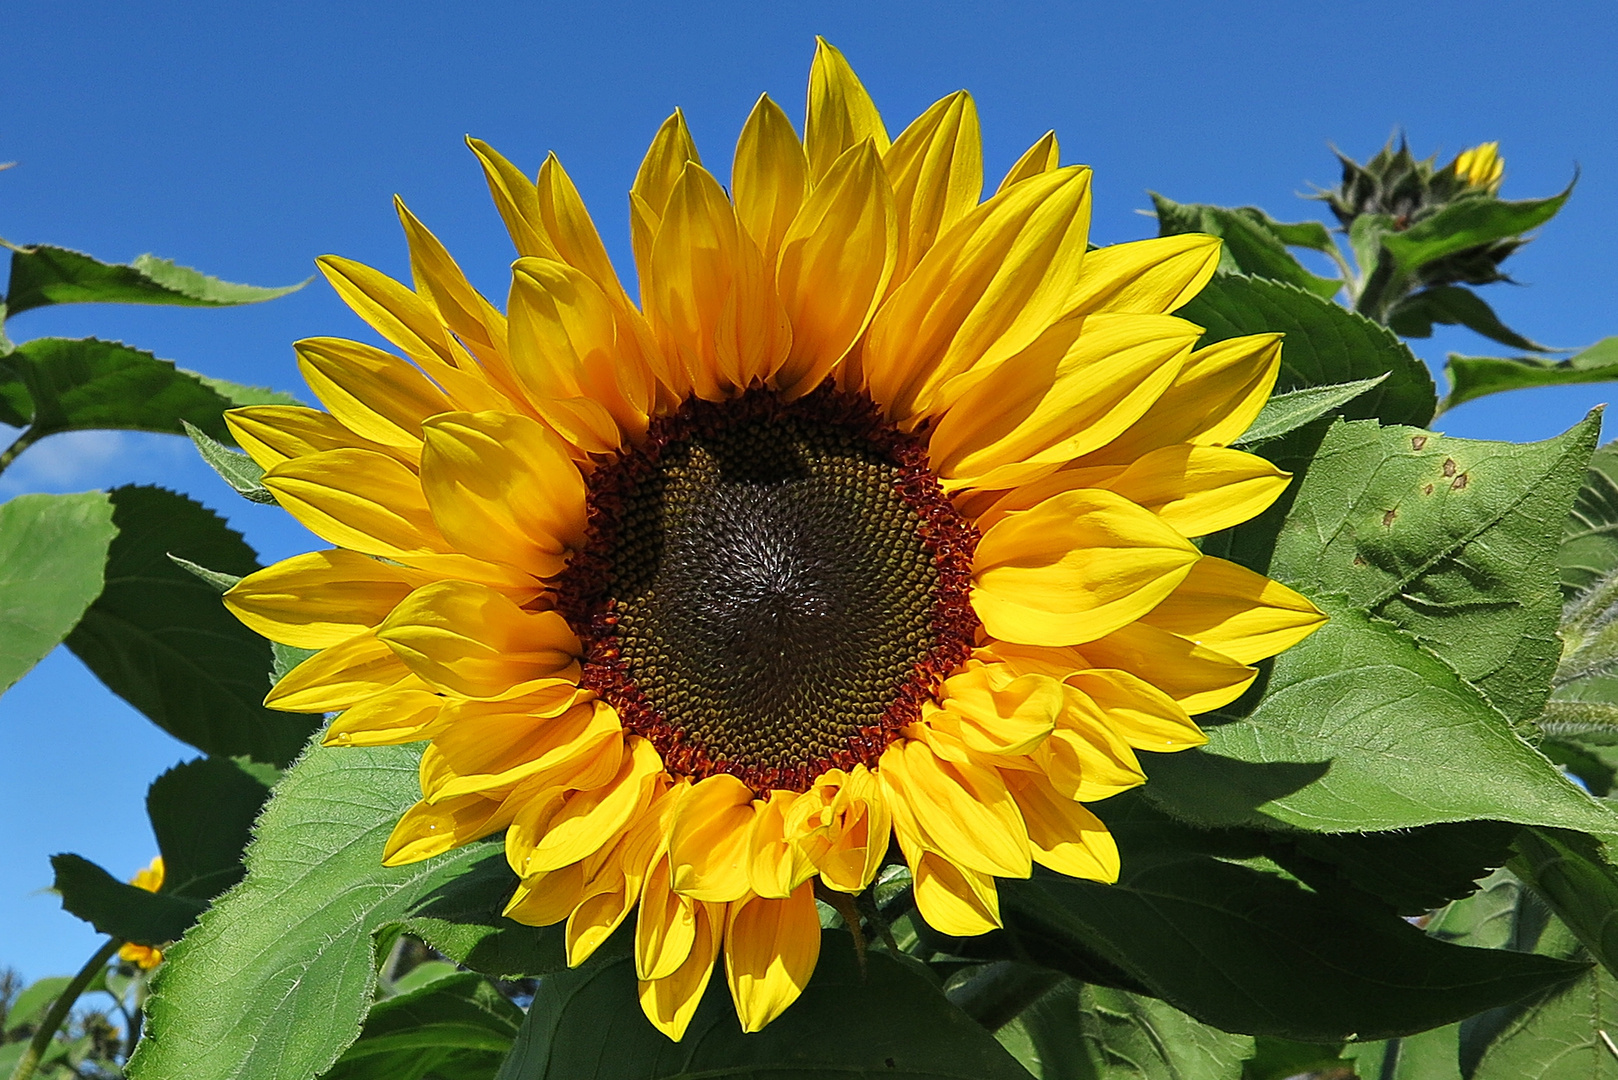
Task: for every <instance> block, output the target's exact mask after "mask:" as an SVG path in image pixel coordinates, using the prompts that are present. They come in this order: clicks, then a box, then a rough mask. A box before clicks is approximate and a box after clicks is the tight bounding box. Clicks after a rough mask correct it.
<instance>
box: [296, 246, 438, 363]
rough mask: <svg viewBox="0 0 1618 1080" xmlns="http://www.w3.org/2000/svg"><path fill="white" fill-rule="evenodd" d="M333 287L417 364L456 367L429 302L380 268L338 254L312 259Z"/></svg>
mask: <svg viewBox="0 0 1618 1080" xmlns="http://www.w3.org/2000/svg"><path fill="white" fill-rule="evenodd" d="M315 265H316V266H318V267H320V272H321V273H322V274H325V275H326V280H327V281H329V282H331V285H332V288H334V289H336V290H337V295H338V296H341V297H342V298H343V302H344V303H346V304H348V306H349V307H351V308H353V309H354V313H355V314H357V315H358V316H359V317H360V318H362V319H364V320H365V321H366V322H368V323H370V324H371V326H372V327H373V328H374V329H375V330H376V332H377V333H379V334H381V335H382V336H383V337H385V338H387V339H388V340H389V341H391V342H393V344H394V345H396V346H398V347H399V348H400V349H403V350H404V353H405V355H406V356H408V357H410V359H412V360H414V361H416V362H417V363H418V364H424V365H431V364H434V363H440V364H448V365H450V366H451V367H453V366H455V355H454V353H453V351H452V350H451V349H450V346H449V341H448V338H447V336H446V335H445V333H444V326H443V324H442V323H440V322H439V321H438V312H437V311H435V310H434V309H433V307H432V305H431V304H429V303H428V302H427V301H425V300H423V299H422V298H421V297H419V296H417V295H416V294H415V293H413V292H411V291H410V290H409V289H407V288H405V287H404V286H403V285H401V284H399V283H398V282H397V281H394V280H393V279H392V278H390V277H388V275H386V274H384V273H382V272H381V271H380V270H373V269H371V268H370V267H369V266H366V265H364V264H363V263H357V262H355V261H354V260H352V259H344V258H342V257H340V256H337V255H322V256H321V257H320V258H318V259H316V260H315Z"/></svg>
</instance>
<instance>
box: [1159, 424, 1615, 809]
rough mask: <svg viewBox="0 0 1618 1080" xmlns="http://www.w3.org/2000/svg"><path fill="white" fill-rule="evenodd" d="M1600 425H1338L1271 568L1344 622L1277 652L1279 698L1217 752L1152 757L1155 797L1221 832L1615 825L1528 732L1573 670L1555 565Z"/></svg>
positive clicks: (1226, 728) (1272, 677) (1230, 726)
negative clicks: (1532, 440)
mask: <svg viewBox="0 0 1618 1080" xmlns="http://www.w3.org/2000/svg"><path fill="white" fill-rule="evenodd" d="M1595 431H1596V429H1595V425H1594V421H1593V420H1587V421H1585V422H1584V423H1583V424H1581V425H1579V426H1578V427H1576V428H1574V429H1573V430H1572V431H1570V432H1569V433H1568V434H1566V435H1563V436H1561V437H1559V438H1557V439H1552V440H1548V441H1546V442H1543V443H1536V444H1530V445H1527V446H1517V445H1514V444H1508V443H1489V442H1470V441H1466V440H1459V439H1451V438H1448V437H1445V436H1440V435H1435V434H1432V433H1430V432H1424V431H1419V430H1416V429H1413V428H1396V427H1390V428H1380V427H1378V426H1377V425H1376V424H1373V423H1367V422H1360V423H1339V424H1336V425H1334V426H1333V427H1332V429H1331V430H1330V432H1328V433H1327V435H1326V437H1325V440H1324V442H1323V443H1322V444H1321V446H1320V449H1319V452H1318V453H1317V454H1316V455H1315V456H1314V460H1313V463H1312V464H1311V465H1310V466H1309V468H1308V472H1307V474H1306V475H1305V476H1304V478H1303V481H1302V483H1301V485H1299V490H1298V495H1297V498H1296V501H1295V502H1294V503H1293V505H1292V509H1291V512H1290V514H1289V515H1288V518H1287V521H1286V525H1285V527H1284V528H1282V530H1281V532H1280V535H1279V538H1278V540H1277V543H1276V547H1275V550H1274V555H1273V558H1272V559H1271V560H1270V562H1269V564H1268V565H1267V567H1266V566H1260V567H1259V569H1268V571H1269V572H1270V573H1271V574H1272V575H1273V576H1275V577H1276V578H1277V579H1278V580H1281V581H1284V582H1287V583H1289V584H1291V585H1293V586H1294V587H1295V588H1299V589H1301V590H1302V591H1303V592H1304V593H1305V594H1306V595H1309V596H1311V597H1313V598H1314V600H1315V602H1316V603H1317V604H1318V605H1319V606H1320V607H1321V608H1322V609H1323V610H1324V611H1326V613H1327V614H1328V615H1330V616H1331V619H1330V621H1329V622H1328V623H1327V624H1326V625H1325V627H1323V628H1322V629H1321V630H1319V631H1318V632H1317V633H1315V634H1314V635H1312V636H1311V637H1309V638H1308V639H1306V640H1305V641H1304V642H1303V643H1302V644H1300V645H1298V646H1296V647H1294V648H1292V649H1290V650H1288V651H1287V652H1285V653H1283V654H1282V655H1281V656H1280V657H1278V658H1277V659H1276V661H1275V662H1274V666H1273V668H1272V669H1271V671H1270V674H1269V678H1268V682H1267V685H1266V686H1265V689H1264V695H1263V698H1262V700H1260V701H1259V702H1258V704H1257V705H1256V707H1252V708H1251V709H1250V711H1247V712H1245V714H1243V715H1236V713H1237V712H1240V711H1241V710H1233V711H1232V713H1230V714H1228V721H1229V722H1225V723H1219V724H1217V725H1216V726H1214V727H1212V728H1210V729H1209V743H1208V746H1207V747H1206V748H1204V749H1202V750H1197V751H1191V752H1188V753H1184V754H1174V755H1165V756H1157V755H1153V756H1152V760H1151V761H1150V763H1149V764H1148V766H1147V773H1148V775H1149V776H1151V777H1152V782H1151V783H1150V784H1149V785H1148V786H1147V789H1146V790H1147V794H1148V795H1149V796H1151V797H1152V798H1153V799H1154V800H1155V801H1156V802H1158V803H1159V805H1161V806H1163V807H1164V808H1166V809H1168V810H1169V811H1170V812H1172V813H1174V814H1176V815H1179V816H1182V817H1184V818H1186V819H1188V820H1192V821H1197V822H1200V823H1203V824H1207V825H1227V826H1228V825H1255V826H1260V827H1265V826H1268V827H1276V826H1278V825H1279V826H1286V827H1291V828H1297V829H1304V830H1308V831H1314V832H1360V831H1367V830H1373V831H1374V830H1384V829H1396V828H1408V827H1411V826H1415V825H1426V824H1432V823H1436V822H1443V821H1463V820H1468V819H1474V818H1484V819H1493V820H1500V821H1514V822H1520V823H1524V824H1534V825H1549V826H1559V827H1565V828H1573V829H1583V830H1596V831H1600V830H1602V829H1607V828H1611V827H1612V822H1613V820H1614V818H1613V814H1612V813H1611V811H1609V810H1608V809H1607V808H1605V807H1604V806H1602V805H1601V804H1599V803H1597V802H1596V801H1595V800H1592V799H1590V798H1589V797H1588V796H1586V795H1585V794H1584V793H1583V792H1581V791H1580V790H1579V789H1578V788H1576V787H1575V786H1574V785H1572V784H1571V783H1569V782H1568V781H1566V780H1565V779H1563V778H1562V777H1561V776H1560V775H1559V774H1558V773H1557V771H1556V769H1555V767H1554V766H1552V765H1551V763H1550V762H1549V761H1547V760H1546V759H1545V757H1544V756H1543V755H1542V754H1540V753H1539V752H1538V751H1536V750H1535V749H1534V748H1533V747H1531V746H1530V745H1528V744H1527V743H1526V742H1524V741H1523V740H1522V739H1521V738H1519V737H1518V735H1517V734H1516V733H1515V731H1514V728H1515V727H1516V726H1518V725H1522V724H1525V723H1527V722H1529V721H1532V720H1533V718H1534V717H1535V716H1537V714H1538V711H1539V709H1540V707H1541V705H1542V704H1543V702H1544V700H1545V694H1546V692H1547V690H1548V689H1549V682H1550V677H1551V674H1552V672H1553V670H1554V667H1555V663H1556V655H1557V648H1558V646H1557V641H1556V636H1555V635H1556V625H1557V618H1558V615H1559V611H1560V600H1559V596H1558V592H1557V587H1556V585H1557V583H1556V577H1555V570H1554V565H1553V559H1554V556H1555V550H1556V545H1557V542H1558V541H1559V539H1560V534H1561V525H1560V522H1561V521H1562V520H1563V519H1564V517H1565V514H1566V512H1567V509H1568V508H1569V506H1570V504H1571V503H1572V501H1573V494H1574V491H1575V490H1576V486H1577V484H1578V482H1579V479H1580V478H1581V477H1582V474H1583V469H1584V462H1585V458H1586V455H1587V454H1588V452H1589V450H1588V448H1589V446H1590V443H1591V441H1592V440H1593V439H1594V436H1595ZM1243 707H1244V708H1245V707H1246V706H1243ZM1434 730H1442V731H1443V732H1444V741H1443V749H1442V752H1441V753H1435V751H1434V743H1433V738H1432V732H1433V731H1434ZM1479 776H1488V777H1489V783H1488V784H1479V783H1477V777H1479Z"/></svg>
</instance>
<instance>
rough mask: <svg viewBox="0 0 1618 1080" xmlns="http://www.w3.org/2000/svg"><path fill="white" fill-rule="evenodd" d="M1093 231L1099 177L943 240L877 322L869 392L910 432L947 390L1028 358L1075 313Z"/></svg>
mask: <svg viewBox="0 0 1618 1080" xmlns="http://www.w3.org/2000/svg"><path fill="white" fill-rule="evenodd" d="M1089 224H1090V171H1089V170H1088V169H1081V168H1078V167H1076V166H1075V167H1070V168H1066V169H1059V170H1057V171H1056V172H1052V173H1047V174H1045V175H1043V176H1039V177H1036V178H1034V179H1031V180H1029V181H1027V182H1026V183H1022V184H1016V185H1014V186H1012V187H1011V188H1008V189H1007V190H1006V191H1004V192H1002V193H1001V194H999V195H996V196H995V197H994V198H992V199H990V200H989V201H988V202H986V203H984V204H983V205H981V206H979V207H978V208H977V209H975V210H973V211H972V212H971V213H970V214H968V215H967V216H966V217H965V218H963V219H961V220H960V221H959V222H957V223H956V224H955V226H954V227H952V228H951V229H950V230H949V231H948V232H947V233H945V234H944V235H943V236H941V237H939V238H938V240H937V242H936V243H934V245H933V246H932V248H931V249H930V250H929V251H928V252H927V254H926V255H925V256H924V257H923V258H922V260H921V262H920V263H919V264H918V265H917V266H916V269H915V271H914V272H913V273H911V275H910V276H909V278H907V279H906V280H905V282H904V283H903V284H901V285H900V286H899V287H898V288H897V289H895V290H894V291H893V294H892V295H891V296H889V297H888V299H887V302H886V303H884V304H883V305H882V309H881V310H880V311H878V312H877V314H876V318H874V319H873V320H872V321H871V329H870V334H869V337H868V338H867V340H866V344H865V351H864V355H863V359H862V363H863V365H864V369H865V377H866V383H867V386H868V388H869V390H870V392H871V395H872V396H873V397H874V398H875V399H876V400H877V403H878V404H880V405H883V406H885V407H886V410H887V412H888V415H889V416H890V417H892V418H893V419H895V420H897V421H899V422H901V423H904V422H908V421H911V420H913V419H916V418H918V417H921V416H925V415H928V414H930V413H931V411H932V410H933V408H934V405H935V401H934V399H935V397H936V395H937V393H938V391H939V389H940V388H941V387H942V386H943V385H944V383H946V382H948V381H949V380H950V379H951V378H953V377H955V376H956V375H959V374H961V373H962V372H964V371H967V370H968V369H971V368H974V367H977V368H980V369H983V370H987V369H988V368H991V367H993V366H995V365H996V364H999V363H1000V362H1001V361H1003V360H1005V359H1006V358H1007V357H1009V356H1012V355H1014V354H1016V353H1017V352H1020V351H1021V350H1022V349H1025V348H1027V347H1028V346H1029V345H1030V344H1032V343H1033V342H1034V340H1035V339H1036V338H1038V337H1039V335H1040V334H1042V333H1044V332H1045V331H1046V330H1047V329H1048V328H1049V327H1050V326H1051V324H1052V323H1054V322H1055V321H1056V320H1057V319H1058V318H1059V317H1060V316H1061V315H1062V314H1063V313H1064V312H1065V310H1066V308H1067V298H1068V294H1069V293H1071V292H1072V290H1073V283H1074V281H1075V280H1076V279H1077V278H1078V275H1079V267H1080V263H1081V261H1082V260H1083V258H1084V250H1085V236H1086V234H1087V232H1088V231H1089Z"/></svg>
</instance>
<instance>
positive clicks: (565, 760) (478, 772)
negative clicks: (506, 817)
mask: <svg viewBox="0 0 1618 1080" xmlns="http://www.w3.org/2000/svg"><path fill="white" fill-rule="evenodd" d="M558 689H564V688H561V687H559V688H558ZM573 697H574V695H573V694H572V693H566V694H561V695H558V700H560V701H568V700H572V699H573ZM513 704H515V703H513ZM542 711H544V712H550V709H549V708H546V709H543V710H542ZM622 733H623V726H622V725H621V724H620V723H619V722H618V714H617V713H616V712H615V711H614V710H613V708H612V707H611V706H610V705H608V704H606V703H605V702H602V701H592V702H586V703H584V704H582V705H575V706H573V707H572V708H570V709H567V710H566V711H565V712H562V713H561V714H560V715H554V714H553V715H551V716H548V717H540V716H534V715H532V714H529V713H527V712H526V711H524V712H518V711H517V710H516V709H513V708H510V707H507V708H506V709H505V710H504V711H503V712H497V711H494V710H493V709H490V708H488V707H487V706H485V707H483V708H481V709H478V710H477V711H475V712H474V711H471V710H468V709H464V708H463V709H458V710H456V715H455V717H454V720H453V722H452V723H450V724H447V725H445V729H444V730H443V731H441V732H439V733H438V734H437V735H435V736H434V738H433V748H434V749H435V750H436V751H437V752H438V754H439V755H440V756H441V757H442V760H443V763H444V765H445V766H446V767H447V768H448V770H449V772H450V774H451V775H450V776H449V777H447V778H446V781H445V782H443V783H440V784H436V785H434V787H433V788H432V789H430V790H429V789H427V788H426V787H423V789H422V792H423V794H424V795H426V796H427V797H428V799H429V800H431V801H433V802H438V801H440V800H442V799H446V798H453V797H454V796H456V795H465V794H467V793H469V792H473V791H492V790H495V789H498V788H505V787H513V786H515V785H516V784H519V783H522V782H523V781H525V780H528V779H529V778H530V777H543V778H544V779H543V780H541V781H539V783H540V785H541V786H548V785H549V784H556V785H558V786H573V785H572V784H571V783H570V782H569V777H568V773H570V772H572V771H574V770H577V769H579V768H580V767H581V765H582V763H584V762H585V760H586V759H587V758H590V757H592V756H593V755H595V753H596V752H597V751H598V750H600V749H601V747H602V746H603V745H604V744H606V743H608V742H610V741H612V740H614V739H619V738H621V736H622ZM609 756H610V755H609ZM620 764H621V762H620ZM614 771H616V769H615V770H614ZM609 779H610V777H609Z"/></svg>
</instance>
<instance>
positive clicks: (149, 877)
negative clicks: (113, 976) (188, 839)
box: [118, 855, 163, 971]
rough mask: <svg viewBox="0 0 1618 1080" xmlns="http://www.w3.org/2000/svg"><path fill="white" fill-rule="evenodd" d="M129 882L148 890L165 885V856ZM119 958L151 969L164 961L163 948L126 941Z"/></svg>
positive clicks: (141, 967) (154, 860)
mask: <svg viewBox="0 0 1618 1080" xmlns="http://www.w3.org/2000/svg"><path fill="white" fill-rule="evenodd" d="M129 883H130V884H131V885H133V886H135V888H137V889H145V890H146V891H147V892H152V893H154V892H157V890H159V889H161V888H162V887H163V856H161V855H159V856H157V858H155V859H153V860H152V861H151V863H150V864H149V865H148V866H147V867H146V869H144V870H139V871H136V873H135V876H134V877H132V878H130V879H129ZM118 959H120V960H122V961H124V962H125V963H129V964H134V965H136V966H137V967H139V968H140V969H141V970H142V971H151V970H152V969H153V968H155V967H156V966H157V965H159V964H161V963H162V962H163V950H162V949H158V948H153V947H152V946H150V945H136V944H134V943H133V942H126V943H125V944H124V945H123V946H121V947H120V948H119V949H118Z"/></svg>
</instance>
